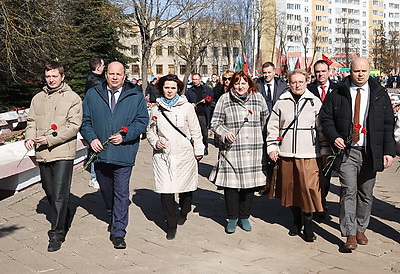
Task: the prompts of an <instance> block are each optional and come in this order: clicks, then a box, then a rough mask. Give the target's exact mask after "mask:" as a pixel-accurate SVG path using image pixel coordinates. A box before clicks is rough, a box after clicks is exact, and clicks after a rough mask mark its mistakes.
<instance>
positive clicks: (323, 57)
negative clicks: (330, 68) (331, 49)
mask: <svg viewBox="0 0 400 274" xmlns="http://www.w3.org/2000/svg"><path fill="white" fill-rule="evenodd" d="M322 60H324V61H326V62H327V63H328V65H332V63H333V61H332V60H331V59H329V58H328V57H326V56H325V54H322Z"/></svg>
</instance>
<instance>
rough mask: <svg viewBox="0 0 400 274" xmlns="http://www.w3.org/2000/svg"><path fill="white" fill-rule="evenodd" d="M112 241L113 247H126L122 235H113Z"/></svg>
mask: <svg viewBox="0 0 400 274" xmlns="http://www.w3.org/2000/svg"><path fill="white" fill-rule="evenodd" d="M112 243H113V245H114V248H115V249H125V248H126V243H125V239H124V238H123V237H113V238H112Z"/></svg>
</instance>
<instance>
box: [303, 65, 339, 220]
mask: <svg viewBox="0 0 400 274" xmlns="http://www.w3.org/2000/svg"><path fill="white" fill-rule="evenodd" d="M314 74H315V77H316V79H315V81H314V82H312V83H310V84H308V85H307V89H308V90H309V91H311V92H312V93H313V94H314V95H315V96H317V97H318V98H319V99H321V101H322V102H324V100H325V98H326V96H328V95H329V94H330V93H332V92H333V91H335V90H336V89H337V88H338V84H336V83H334V82H332V81H331V80H330V79H329V64H328V62H326V61H325V60H318V61H317V62H315V64H314ZM331 176H332V171H331V170H330V171H329V172H328V173H327V174H326V175H324V176H323V181H324V182H323V183H324V193H325V197H326V196H327V195H328V193H329V188H330V185H331V182H330V181H331ZM324 209H325V212H326V211H327V210H328V207H327V206H325V207H324ZM323 216H325V213H324V214H323V215H322V217H323Z"/></svg>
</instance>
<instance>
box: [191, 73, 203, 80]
mask: <svg viewBox="0 0 400 274" xmlns="http://www.w3.org/2000/svg"><path fill="white" fill-rule="evenodd" d="M195 75H198V76H199V77H200V79H201V75H200V73H198V72H195V73H193V74H192V78H193V76H195Z"/></svg>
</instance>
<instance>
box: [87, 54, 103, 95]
mask: <svg viewBox="0 0 400 274" xmlns="http://www.w3.org/2000/svg"><path fill="white" fill-rule="evenodd" d="M89 67H90V71H89V73H88V75H87V76H86V87H85V93H86V91H88V89H90V88H92V87H94V86H97V85H98V84H99V83H101V82H103V81H104V80H105V78H104V74H103V72H104V60H103V59H102V58H100V57H92V59H90V61H89Z"/></svg>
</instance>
